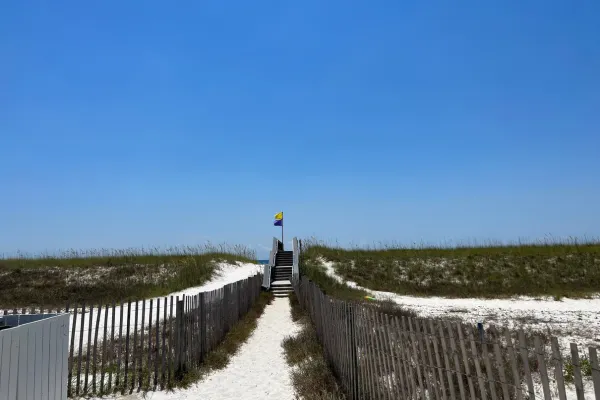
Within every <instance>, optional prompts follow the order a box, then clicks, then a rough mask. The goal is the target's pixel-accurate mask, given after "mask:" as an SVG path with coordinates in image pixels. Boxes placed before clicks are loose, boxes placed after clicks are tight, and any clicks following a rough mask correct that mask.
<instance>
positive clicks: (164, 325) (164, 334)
mask: <svg viewBox="0 0 600 400" xmlns="http://www.w3.org/2000/svg"><path fill="white" fill-rule="evenodd" d="M167 304H168V298H167V297H165V299H164V303H163V322H162V365H161V377H160V389H161V390H164V388H165V385H166V382H165V379H166V367H167V347H166V340H167V322H168V321H167Z"/></svg>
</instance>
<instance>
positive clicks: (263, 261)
mask: <svg viewBox="0 0 600 400" xmlns="http://www.w3.org/2000/svg"><path fill="white" fill-rule="evenodd" d="M257 261H258V263H259V264H268V263H269V260H257Z"/></svg>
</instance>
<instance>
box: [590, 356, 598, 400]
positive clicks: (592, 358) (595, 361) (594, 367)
mask: <svg viewBox="0 0 600 400" xmlns="http://www.w3.org/2000/svg"><path fill="white" fill-rule="evenodd" d="M589 351H590V364H591V367H592V381H593V382H594V392H595V397H596V400H600V365H599V364H598V351H597V350H596V348H595V347H590V348H589Z"/></svg>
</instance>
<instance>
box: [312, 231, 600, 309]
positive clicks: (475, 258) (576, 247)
mask: <svg viewBox="0 0 600 400" xmlns="http://www.w3.org/2000/svg"><path fill="white" fill-rule="evenodd" d="M303 248H304V252H303V269H304V273H305V274H306V275H307V276H309V278H310V279H312V280H314V281H316V282H317V283H319V285H320V286H321V287H322V288H323V289H324V290H325V291H328V290H329V291H330V292H331V291H334V292H335V293H336V295H337V297H347V296H348V295H350V296H354V297H360V296H362V295H363V293H361V292H360V291H357V290H356V289H346V288H344V286H345V285H342V284H340V283H337V282H335V280H332V279H328V277H327V276H326V274H325V272H324V268H323V267H322V264H323V261H329V262H332V263H333V265H332V266H333V268H334V270H335V272H336V273H337V274H338V275H339V276H341V277H342V278H343V279H344V280H347V281H352V282H356V283H357V284H358V285H359V286H362V287H365V288H369V289H372V290H378V291H387V292H393V293H398V294H406V295H417V296H445V297H483V298H497V297H509V296H514V295H528V296H553V297H555V298H561V297H576V298H577V297H579V298H581V297H587V296H591V295H593V294H596V293H598V292H600V242H599V241H598V240H588V241H583V242H580V241H577V240H566V241H545V242H536V243H511V244H501V243H486V244H484V245H481V246H479V245H471V246H466V245H465V246H462V245H461V246H455V247H441V246H439V247H438V246H417V247H402V246H394V245H391V246H390V245H379V246H371V247H363V248H359V247H354V248H341V247H339V246H336V245H330V244H326V243H323V242H319V241H317V240H314V239H310V240H304V241H303Z"/></svg>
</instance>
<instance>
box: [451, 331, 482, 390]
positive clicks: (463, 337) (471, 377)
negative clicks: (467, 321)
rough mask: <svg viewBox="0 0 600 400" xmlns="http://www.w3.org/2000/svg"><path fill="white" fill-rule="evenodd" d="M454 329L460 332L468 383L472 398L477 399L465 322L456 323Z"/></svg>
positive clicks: (459, 336)
mask: <svg viewBox="0 0 600 400" xmlns="http://www.w3.org/2000/svg"><path fill="white" fill-rule="evenodd" d="M454 329H455V330H456V332H457V333H458V345H459V347H460V352H461V355H462V360H463V365H464V368H465V374H466V375H467V384H468V385H469V396H470V398H471V399H475V398H477V395H476V394H475V384H474V382H473V376H472V375H471V366H470V365H469V364H470V363H469V356H468V354H467V348H466V345H465V335H464V330H463V324H462V323H460V322H458V323H456V324H455V326H454Z"/></svg>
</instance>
